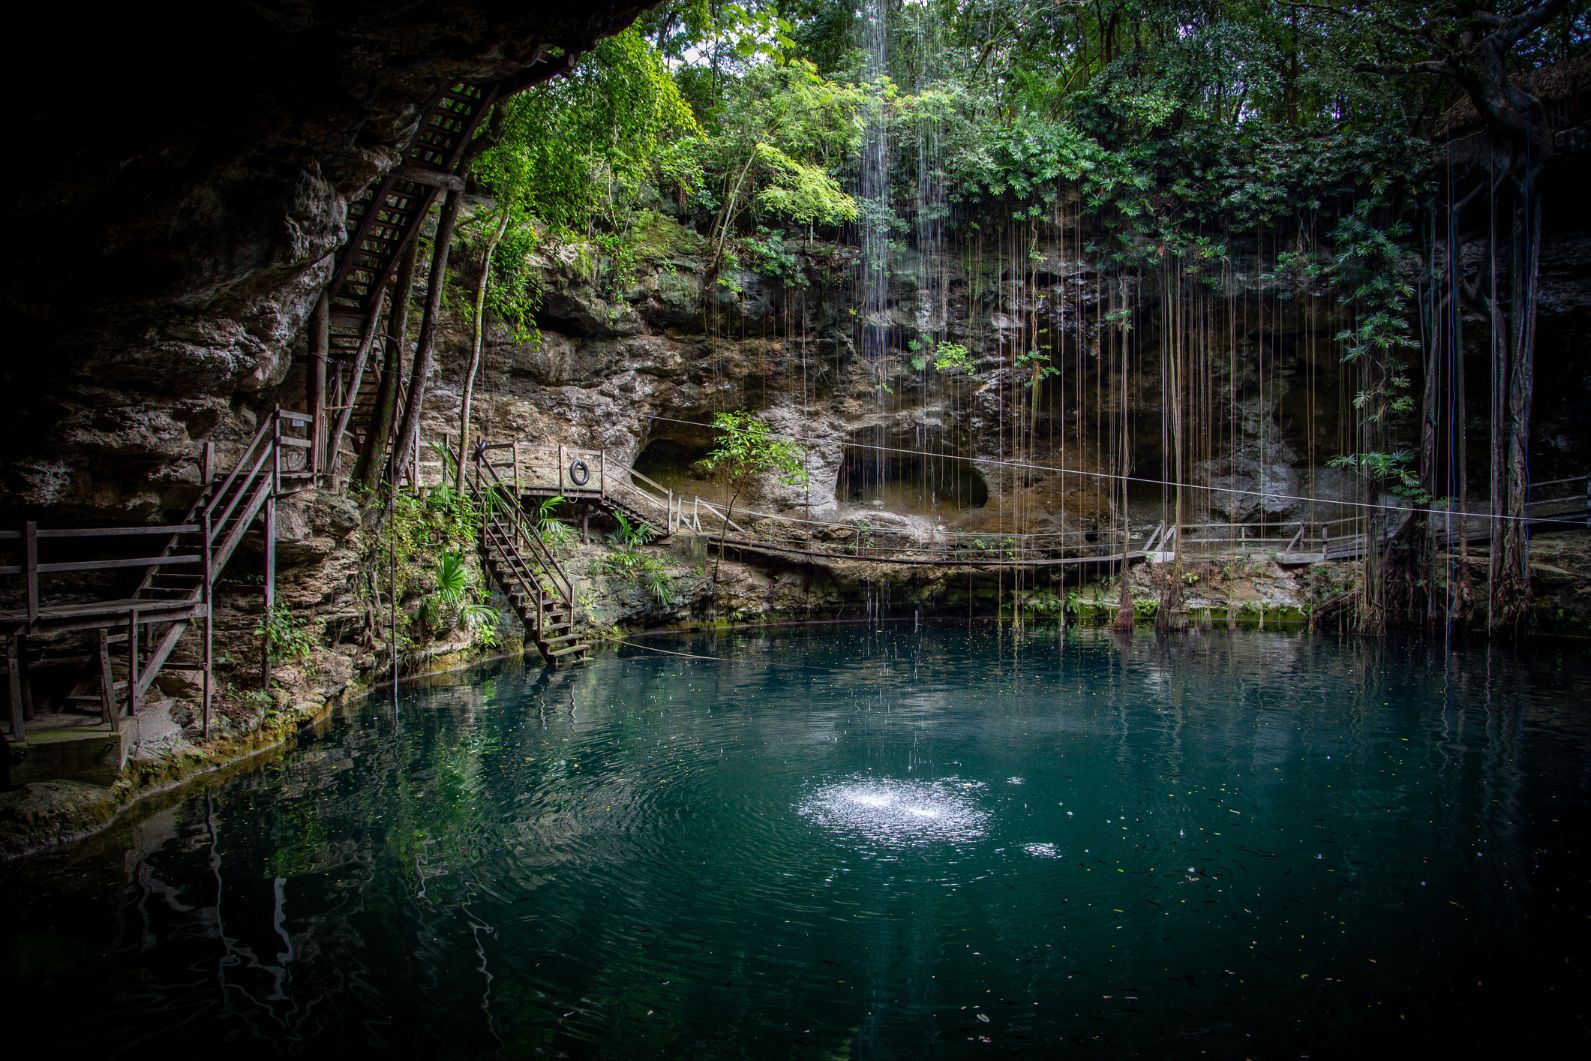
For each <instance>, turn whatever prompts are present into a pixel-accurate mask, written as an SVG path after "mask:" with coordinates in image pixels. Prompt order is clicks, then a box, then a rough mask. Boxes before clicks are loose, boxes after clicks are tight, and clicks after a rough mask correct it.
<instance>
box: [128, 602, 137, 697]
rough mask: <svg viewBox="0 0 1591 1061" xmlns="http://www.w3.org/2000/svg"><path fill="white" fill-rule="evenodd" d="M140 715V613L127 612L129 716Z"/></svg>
mask: <svg viewBox="0 0 1591 1061" xmlns="http://www.w3.org/2000/svg"><path fill="white" fill-rule="evenodd" d="M137 715H138V613H137V612H136V611H132V610H129V611H128V612H127V717H128V718H135V717H137Z"/></svg>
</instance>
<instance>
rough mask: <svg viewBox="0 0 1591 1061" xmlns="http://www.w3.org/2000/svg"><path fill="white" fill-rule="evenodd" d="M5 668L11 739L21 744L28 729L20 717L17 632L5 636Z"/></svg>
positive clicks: (20, 674) (19, 671)
mask: <svg viewBox="0 0 1591 1061" xmlns="http://www.w3.org/2000/svg"><path fill="white" fill-rule="evenodd" d="M6 670H7V672H8V674H9V677H10V679H11V681H10V686H11V689H10V693H11V700H10V703H11V741H12V743H14V744H23V743H26V742H27V739H28V731H27V727H26V726H25V725H24V724H23V718H22V638H21V637H20V636H19V635H17V634H12V635H10V636H9V637H7V638H6Z"/></svg>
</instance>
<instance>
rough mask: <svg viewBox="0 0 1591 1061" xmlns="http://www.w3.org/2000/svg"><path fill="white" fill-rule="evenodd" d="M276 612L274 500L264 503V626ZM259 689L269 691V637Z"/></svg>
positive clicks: (264, 644) (264, 645)
mask: <svg viewBox="0 0 1591 1061" xmlns="http://www.w3.org/2000/svg"><path fill="white" fill-rule="evenodd" d="M275 610H276V498H275V496H274V495H273V496H272V497H270V498H269V499H268V500H267V501H266V502H265V624H266V629H269V628H270V621H271V615H272V613H273V612H274V611H275ZM260 688H262V689H264V690H265V691H266V692H270V691H271V641H270V637H269V635H267V636H266V637H265V639H264V640H263V641H262V642H261V644H260Z"/></svg>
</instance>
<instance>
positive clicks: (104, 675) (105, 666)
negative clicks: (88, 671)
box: [99, 626, 116, 733]
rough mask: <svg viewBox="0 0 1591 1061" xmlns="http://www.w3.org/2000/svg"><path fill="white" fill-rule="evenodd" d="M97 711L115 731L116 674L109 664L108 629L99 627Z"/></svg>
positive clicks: (113, 731)
mask: <svg viewBox="0 0 1591 1061" xmlns="http://www.w3.org/2000/svg"><path fill="white" fill-rule="evenodd" d="M99 711H100V717H101V718H103V719H104V721H105V724H106V725H107V726H109V727H110V731H111V732H112V733H115V732H116V675H115V672H114V671H113V670H112V669H111V665H110V631H109V630H107V629H105V628H104V627H103V626H102V627H100V628H99Z"/></svg>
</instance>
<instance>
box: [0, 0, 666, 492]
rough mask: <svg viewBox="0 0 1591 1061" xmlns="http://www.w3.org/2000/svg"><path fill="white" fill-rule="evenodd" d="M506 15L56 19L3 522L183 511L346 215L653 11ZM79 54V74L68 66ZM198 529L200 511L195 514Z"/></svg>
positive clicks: (308, 0) (473, 9) (24, 208)
mask: <svg viewBox="0 0 1591 1061" xmlns="http://www.w3.org/2000/svg"><path fill="white" fill-rule="evenodd" d="M646 6H648V5H647V4H645V3H642V2H635V0H597V2H594V3H589V4H580V5H567V4H566V5H550V6H549V5H542V4H524V3H511V2H507V0H428V2H425V3H421V2H418V0H392V2H389V0H336V2H334V0H268V2H264V3H249V4H208V3H206V4H200V3H193V2H183V3H176V4H167V5H163V6H162V7H161V8H160V9H159V10H158V11H150V10H145V9H141V8H131V7H123V6H111V7H106V8H98V9H95V10H94V11H92V12H88V11H82V10H78V9H68V8H64V7H59V6H56V7H48V6H47V7H44V8H41V9H39V10H38V11H36V12H34V13H33V14H32V15H30V26H29V31H30V40H31V41H33V42H35V43H32V44H29V45H28V46H25V47H18V48H16V49H14V51H15V54H14V55H13V56H12V57H11V59H10V60H9V61H8V63H7V64H6V72H5V76H6V77H7V79H8V84H9V86H10V88H11V91H9V92H8V93H7V97H8V98H9V99H11V100H13V101H14V110H15V111H18V112H20V113H16V114H14V117H13V122H12V130H13V157H14V158H15V159H16V162H15V164H16V165H17V166H18V167H22V166H25V167H26V169H27V173H28V176H27V179H26V180H22V181H18V182H17V183H16V187H15V188H14V189H13V194H12V195H10V196H8V197H7V200H6V203H5V207H4V209H5V224H6V229H7V234H8V253H7V254H6V255H5V258H4V261H3V263H0V269H3V270H4V272H3V282H0V300H3V302H0V305H3V307H4V313H5V317H6V320H7V322H8V326H9V327H10V328H11V330H12V333H11V335H10V336H9V341H10V348H11V350H12V351H13V353H12V355H10V356H7V357H6V358H4V359H3V361H0V452H3V453H4V455H5V460H4V463H3V465H0V519H4V520H6V521H7V522H11V521H13V520H14V519H15V518H17V517H19V516H21V515H22V514H24V513H43V512H48V513H49V514H50V515H51V516H52V517H56V518H60V517H63V516H71V515H73V514H76V515H79V516H82V517H90V518H91V517H94V516H96V515H98V516H101V517H103V516H107V515H112V514H114V515H115V516H118V517H121V516H132V517H134V518H147V517H149V516H152V515H153V514H154V513H155V512H157V511H159V510H160V509H163V508H170V507H174V506H173V503H174V502H175V501H176V500H177V499H178V497H179V496H180V494H181V492H182V491H181V489H180V487H181V486H182V485H183V481H184V480H185V478H186V477H187V476H190V475H191V474H192V473H191V470H183V468H184V466H189V467H191V465H189V458H190V457H191V453H192V443H193V440H195V439H201V438H204V439H216V438H219V439H221V440H223V441H225V440H227V439H229V438H234V437H238V436H241V435H244V434H245V433H246V430H247V420H248V418H249V417H250V416H251V415H252V413H250V412H249V411H248V408H247V407H249V406H250V405H251V404H253V403H255V402H257V401H258V398H259V392H260V391H261V390H262V389H264V388H268V387H271V386H273V385H274V384H277V383H279V382H280V381H281V379H282V378H283V376H284V375H285V374H286V372H287V370H288V366H289V361H290V356H291V352H292V349H293V342H294V340H295V338H296V337H297V336H298V335H299V334H300V333H301V331H302V329H303V323H304V319H305V316H306V314H307V313H308V311H309V308H310V306H311V304H312V303H313V301H314V299H315V297H316V295H317V293H318V291H319V290H320V288H321V287H322V286H323V285H324V283H325V281H326V279H327V278H328V277H329V276H330V273H331V268H332V262H333V255H334V252H335V251H336V250H337V249H338V247H339V246H340V245H341V243H342V240H343V234H344V221H345V219H346V216H347V203H348V200H349V198H350V197H351V196H353V195H355V194H357V193H358V192H359V191H360V190H362V189H363V188H365V187H366V186H367V185H369V184H370V183H371V181H373V180H374V179H375V178H376V177H378V176H379V175H381V174H383V173H385V172H386V171H387V170H389V169H391V168H392V167H393V166H395V165H396V164H397V163H398V161H399V159H400V157H401V153H402V150H403V148H404V147H405V146H406V144H407V143H408V141H409V140H410V139H411V138H412V136H413V134H414V131H415V125H416V122H417V121H418V118H419V114H420V111H421V109H422V107H423V106H424V105H425V103H426V102H427V101H428V100H429V99H430V98H431V97H432V96H433V95H435V94H436V93H437V92H439V91H441V90H442V89H443V88H444V87H445V86H447V85H448V84H450V83H453V82H456V81H458V80H461V79H475V80H490V81H497V80H502V79H514V78H518V79H527V80H534V79H538V78H541V77H545V76H548V75H549V74H551V73H552V72H553V71H555V70H556V69H558V68H560V65H561V63H562V61H563V60H562V58H560V57H561V56H567V55H573V54H577V53H578V52H580V51H582V50H584V49H585V48H588V47H589V46H590V45H591V44H592V43H593V42H594V41H596V40H597V39H599V38H600V37H602V36H603V35H605V34H608V33H612V32H614V31H616V30H617V29H619V28H621V27H623V26H625V25H627V24H628V23H629V22H630V21H632V20H633V19H634V17H635V16H636V14H637V13H638V12H639V11H641V10H643V9H644V8H645V7H646ZM67 48H70V51H69V52H67V51H65V49H67ZM179 507H185V506H179Z"/></svg>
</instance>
